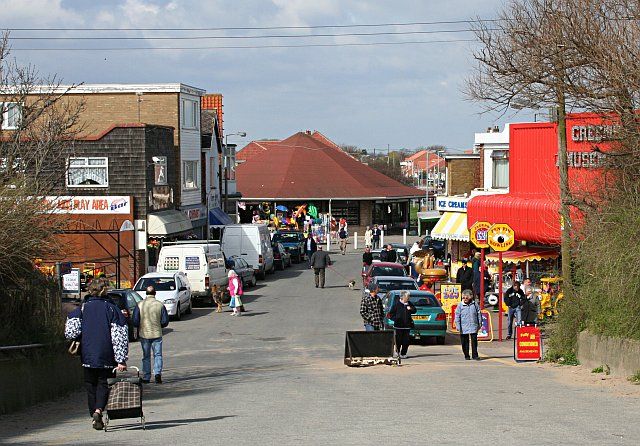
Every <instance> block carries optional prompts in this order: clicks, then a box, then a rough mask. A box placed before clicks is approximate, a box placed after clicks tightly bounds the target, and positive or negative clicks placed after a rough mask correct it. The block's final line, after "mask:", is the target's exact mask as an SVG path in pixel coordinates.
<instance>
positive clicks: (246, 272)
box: [227, 256, 257, 287]
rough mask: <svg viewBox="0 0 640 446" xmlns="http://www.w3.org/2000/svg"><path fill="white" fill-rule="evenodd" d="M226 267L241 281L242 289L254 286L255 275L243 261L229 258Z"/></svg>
mask: <svg viewBox="0 0 640 446" xmlns="http://www.w3.org/2000/svg"><path fill="white" fill-rule="evenodd" d="M227 266H228V267H229V269H232V270H234V271H235V272H236V274H237V275H238V276H239V277H240V278H241V279H242V286H243V287H250V286H256V282H257V280H256V273H255V271H254V270H253V268H252V267H251V265H249V264H248V263H247V262H246V260H245V259H243V258H242V257H238V256H233V257H230V258H229V259H227Z"/></svg>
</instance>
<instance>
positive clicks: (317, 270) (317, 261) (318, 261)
mask: <svg viewBox="0 0 640 446" xmlns="http://www.w3.org/2000/svg"><path fill="white" fill-rule="evenodd" d="M309 263H311V268H313V273H314V278H315V283H316V288H318V286H320V288H324V276H325V269H326V268H327V266H330V265H331V258H330V257H329V253H328V252H326V251H323V250H322V245H318V250H317V251H316V252H314V253H313V255H312V256H311V260H310V261H309Z"/></svg>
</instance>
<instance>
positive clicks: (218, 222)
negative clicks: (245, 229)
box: [209, 208, 233, 226]
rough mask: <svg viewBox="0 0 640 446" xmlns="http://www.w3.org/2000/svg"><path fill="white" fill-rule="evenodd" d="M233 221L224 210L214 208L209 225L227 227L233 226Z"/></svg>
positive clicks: (211, 211)
mask: <svg viewBox="0 0 640 446" xmlns="http://www.w3.org/2000/svg"><path fill="white" fill-rule="evenodd" d="M232 224H233V220H231V217H229V216H228V215H227V214H226V213H225V212H224V211H223V210H222V209H220V208H213V209H211V210H210V211H209V225H212V226H225V225H232Z"/></svg>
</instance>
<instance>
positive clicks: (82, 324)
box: [64, 280, 129, 430]
mask: <svg viewBox="0 0 640 446" xmlns="http://www.w3.org/2000/svg"><path fill="white" fill-rule="evenodd" d="M89 290H90V294H91V296H90V297H89V299H87V301H86V302H85V303H84V305H83V306H82V307H81V308H76V309H75V310H73V311H72V312H70V313H69V315H68V316H67V322H66V324H65V329H64V335H65V337H66V338H67V339H75V340H78V339H79V340H80V349H81V355H80V357H81V362H82V367H83V368H84V383H85V387H86V389H87V400H88V404H89V415H90V416H91V417H92V418H93V428H94V429H96V430H101V429H102V428H103V427H104V423H103V421H102V412H103V411H104V408H105V407H106V405H107V399H108V397H109V386H108V385H107V378H110V377H112V376H113V372H112V370H113V369H114V368H117V369H118V371H124V370H126V369H127V355H128V354H129V337H128V335H129V334H128V330H127V323H126V321H125V319H124V316H123V315H122V312H121V311H120V310H119V309H118V307H116V306H115V305H114V304H113V303H112V302H111V301H110V300H109V299H108V298H107V296H106V291H107V286H106V283H105V282H104V281H102V280H94V281H93V282H91V286H90V287H89Z"/></svg>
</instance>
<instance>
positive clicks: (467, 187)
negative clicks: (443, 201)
mask: <svg viewBox="0 0 640 446" xmlns="http://www.w3.org/2000/svg"><path fill="white" fill-rule="evenodd" d="M447 168H448V169H449V170H448V172H447V174H448V176H449V178H448V184H449V189H448V191H447V195H459V194H464V193H470V192H471V190H472V189H475V188H476V187H482V175H481V173H480V159H478V158H471V159H469V158H466V159H449V160H447Z"/></svg>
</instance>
